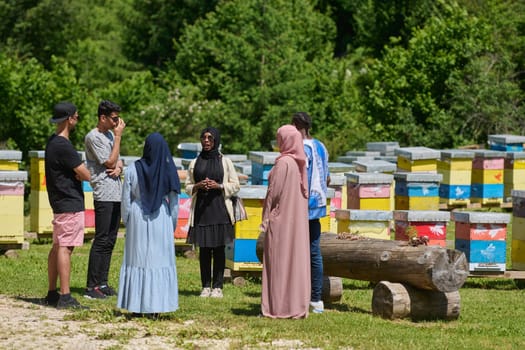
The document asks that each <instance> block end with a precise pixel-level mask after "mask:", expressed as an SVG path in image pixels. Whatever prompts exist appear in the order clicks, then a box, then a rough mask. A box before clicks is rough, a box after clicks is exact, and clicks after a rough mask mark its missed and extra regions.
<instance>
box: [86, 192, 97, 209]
mask: <svg viewBox="0 0 525 350" xmlns="http://www.w3.org/2000/svg"><path fill="white" fill-rule="evenodd" d="M84 206H85V208H86V209H95V204H94V202H93V192H84Z"/></svg>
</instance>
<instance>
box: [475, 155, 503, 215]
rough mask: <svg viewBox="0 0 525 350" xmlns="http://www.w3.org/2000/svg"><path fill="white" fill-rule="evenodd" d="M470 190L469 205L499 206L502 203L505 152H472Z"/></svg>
mask: <svg viewBox="0 0 525 350" xmlns="http://www.w3.org/2000/svg"><path fill="white" fill-rule="evenodd" d="M472 152H473V153H474V159H473V161H472V177H471V189H470V191H471V192H470V193H471V195H470V201H471V203H481V204H489V205H491V204H501V203H502V202H503V189H504V186H503V169H504V159H505V152H501V151H491V150H474V151H472Z"/></svg>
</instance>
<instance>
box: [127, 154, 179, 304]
mask: <svg viewBox="0 0 525 350" xmlns="http://www.w3.org/2000/svg"><path fill="white" fill-rule="evenodd" d="M121 211H122V221H123V222H124V225H125V226H126V243H125V248H124V259H123V261H122V266H121V268H120V280H119V288H118V299H117V307H119V308H122V309H126V310H128V311H130V312H136V313H160V312H171V311H175V310H177V309H178V308H179V294H178V282H177V269H176V266H175V245H174V237H173V232H174V228H175V227H176V223H177V216H178V194H177V193H176V192H170V194H169V196H166V197H165V198H164V200H163V203H162V205H161V207H160V208H159V209H158V210H157V211H156V212H155V213H154V214H152V215H144V214H143V212H142V209H141V206H140V190H139V185H138V180H137V171H136V168H135V165H134V164H130V166H129V167H128V168H127V170H126V175H125V178H124V186H123V191H122V203H121Z"/></svg>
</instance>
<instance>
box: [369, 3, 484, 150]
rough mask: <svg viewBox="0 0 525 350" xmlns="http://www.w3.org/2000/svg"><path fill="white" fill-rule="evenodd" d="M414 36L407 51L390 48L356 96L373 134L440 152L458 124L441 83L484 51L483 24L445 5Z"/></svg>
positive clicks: (444, 86)
mask: <svg viewBox="0 0 525 350" xmlns="http://www.w3.org/2000/svg"><path fill="white" fill-rule="evenodd" d="M443 9H444V11H446V12H445V13H444V14H443V17H444V18H443V19H440V18H435V17H432V18H431V19H429V21H428V22H427V23H426V25H425V27H424V28H423V29H421V30H417V31H415V32H414V37H413V38H412V39H411V41H410V43H409V47H408V48H406V49H405V48H403V47H401V46H392V47H391V48H388V49H386V52H385V56H384V58H383V59H382V60H378V61H376V63H374V64H373V65H371V66H370V72H369V74H368V75H367V76H366V78H365V79H363V85H362V97H364V96H366V98H364V105H365V108H366V114H367V118H368V120H369V124H370V125H373V127H374V130H373V132H374V133H375V134H376V135H381V136H382V137H383V138H386V139H390V140H397V141H398V142H399V143H400V144H401V145H425V146H427V147H436V148H442V147H447V146H451V145H453V144H454V140H455V137H456V135H457V134H458V131H459V128H460V127H461V126H462V125H463V123H460V122H459V121H458V120H455V119H454V118H453V115H452V114H451V113H449V112H447V109H446V108H447V107H448V104H449V100H448V98H449V97H450V91H449V90H448V88H447V80H448V79H449V77H450V75H451V74H452V73H453V72H455V71H458V70H461V69H463V67H464V66H465V65H466V64H467V63H468V62H469V60H470V59H472V58H473V57H476V56H477V55H479V54H480V53H482V52H484V50H485V48H486V44H485V40H484V39H485V38H486V36H485V27H484V26H483V23H482V22H480V21H479V20H477V19H476V18H475V17H471V16H469V15H468V13H467V12H466V11H464V10H462V9H461V8H459V7H458V6H450V7H448V6H445V7H444V8H443Z"/></svg>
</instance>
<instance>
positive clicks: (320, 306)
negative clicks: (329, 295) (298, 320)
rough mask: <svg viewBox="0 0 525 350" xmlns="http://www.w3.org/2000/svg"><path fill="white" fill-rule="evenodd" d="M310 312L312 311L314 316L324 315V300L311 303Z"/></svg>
mask: <svg viewBox="0 0 525 350" xmlns="http://www.w3.org/2000/svg"><path fill="white" fill-rule="evenodd" d="M310 311H312V312H313V313H314V314H322V313H323V311H324V303H323V301H322V300H319V301H311V302H310Z"/></svg>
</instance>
